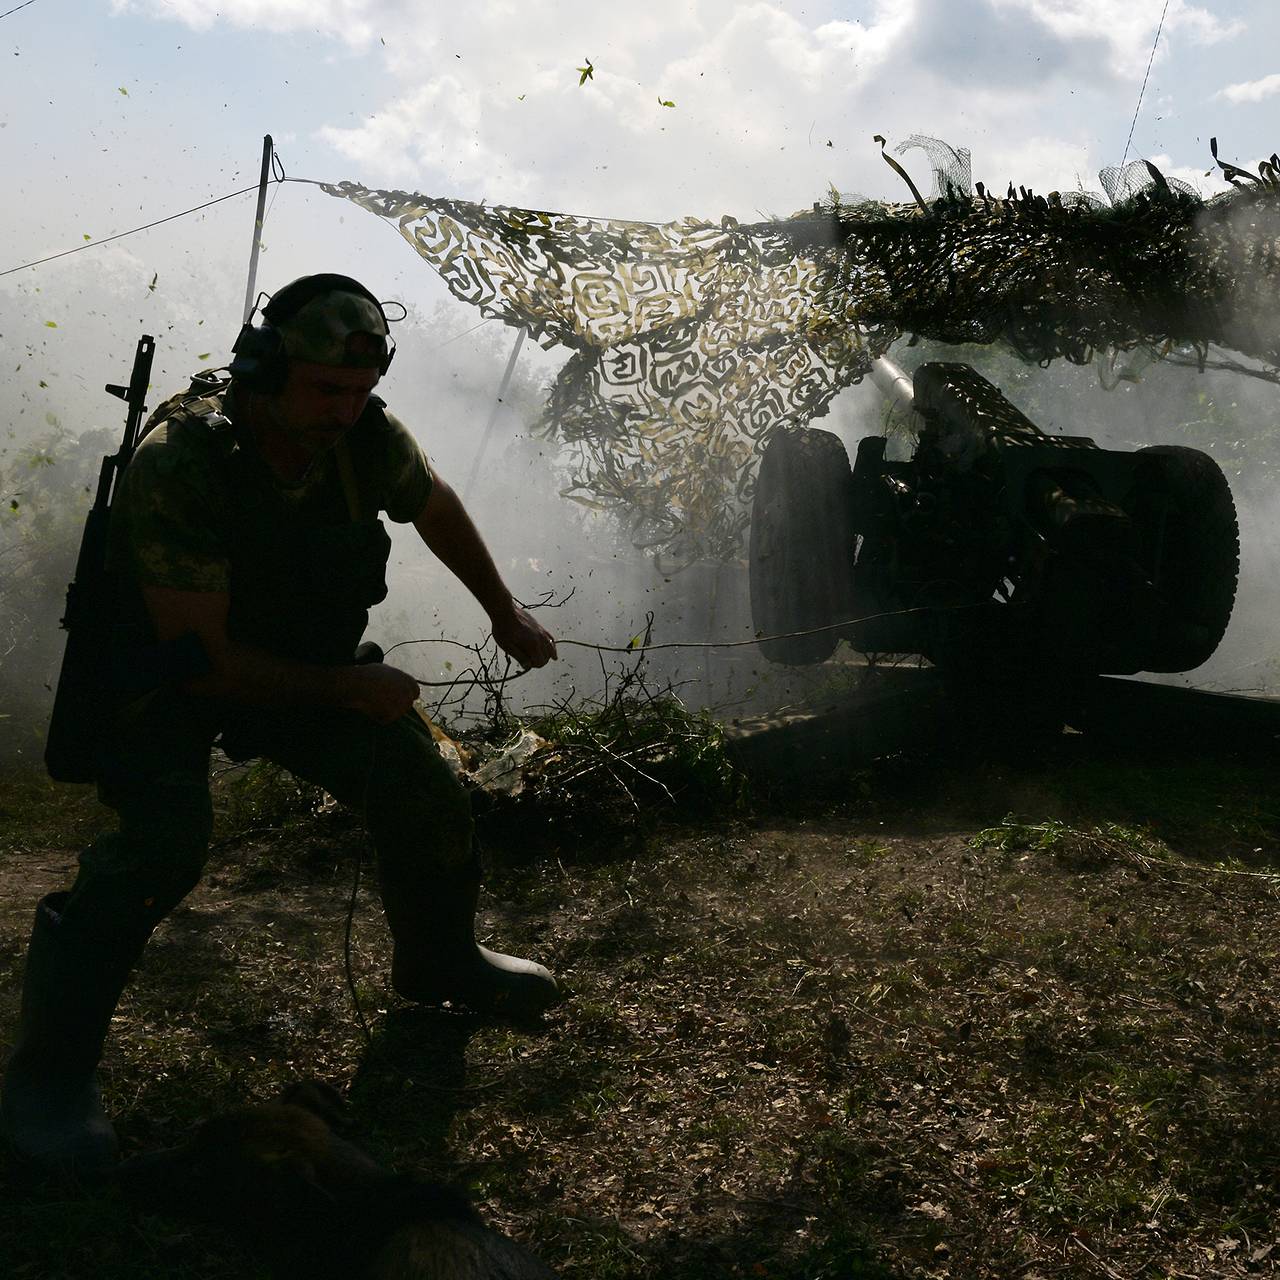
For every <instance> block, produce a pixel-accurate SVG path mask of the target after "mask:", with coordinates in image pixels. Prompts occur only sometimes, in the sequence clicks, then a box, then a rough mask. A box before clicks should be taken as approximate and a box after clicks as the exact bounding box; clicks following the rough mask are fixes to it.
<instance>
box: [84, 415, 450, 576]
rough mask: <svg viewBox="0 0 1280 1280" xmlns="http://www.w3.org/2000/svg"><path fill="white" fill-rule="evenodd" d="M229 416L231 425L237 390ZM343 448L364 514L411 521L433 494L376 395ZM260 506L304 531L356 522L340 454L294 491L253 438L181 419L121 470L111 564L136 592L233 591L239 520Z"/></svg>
mask: <svg viewBox="0 0 1280 1280" xmlns="http://www.w3.org/2000/svg"><path fill="white" fill-rule="evenodd" d="M223 410H224V412H225V413H226V414H227V417H228V418H231V419H234V415H235V403H234V390H233V391H232V393H231V394H230V395H228V396H227V397H226V400H225V402H224V405H223ZM344 440H345V443H346V447H347V450H348V453H349V456H350V459H351V465H352V472H353V473H354V480H355V488H356V491H357V493H358V494H359V505H360V509H361V510H362V511H363V512H364V513H365V515H366V516H367V517H372V516H374V515H376V514H377V513H378V512H385V513H386V514H387V516H388V517H389V518H390V519H391V520H392V521H394V522H396V523H398V524H407V523H410V522H411V521H413V520H414V519H415V518H416V517H417V516H418V515H419V514H420V513H421V511H422V509H423V507H424V506H425V505H426V501H427V497H428V495H429V494H430V492H431V472H430V470H429V468H428V465H427V459H426V456H425V455H424V453H423V451H422V449H421V447H420V446H419V445H418V442H417V441H416V440H415V439H414V437H413V435H412V434H411V433H410V432H409V430H408V428H407V427H406V426H405V425H404V424H403V423H402V422H401V421H400V420H399V419H398V418H396V417H395V416H393V415H392V414H389V413H387V412H386V411H385V409H384V407H383V405H382V402H381V401H379V400H377V399H376V397H375V398H371V399H370V402H369V406H368V407H367V408H366V410H365V412H364V413H363V414H362V415H361V417H360V419H359V420H358V421H357V422H356V424H355V425H354V426H353V427H352V428H351V429H350V430H349V431H348V432H347V433H346V435H345V436H344ZM264 502H266V503H268V504H269V505H271V506H272V507H277V508H278V509H279V511H280V512H281V513H282V518H283V519H287V521H288V523H289V524H290V525H291V526H294V527H298V528H306V527H316V528H322V527H325V526H336V525H341V524H344V523H346V522H349V521H350V520H351V515H350V508H349V504H348V502H347V499H346V494H345V491H344V489H343V486H342V481H341V477H340V475H339V471H338V464H337V457H336V453H335V450H334V449H327V450H325V451H324V452H323V453H321V454H320V455H318V456H317V457H316V459H315V461H314V462H313V463H312V465H311V467H310V469H309V470H308V471H307V473H306V475H305V476H303V478H302V479H301V480H300V481H298V482H297V483H296V484H292V485H289V484H285V483H284V482H283V481H281V480H280V479H279V478H278V477H277V476H276V475H275V473H274V472H272V471H271V470H270V468H269V467H268V466H267V464H266V462H265V461H264V460H263V459H262V457H261V455H260V454H259V453H258V450H257V448H256V446H255V445H254V443H253V441H252V438H251V437H250V436H249V433H248V432H247V431H242V430H239V429H236V428H235V427H234V426H227V425H224V426H222V427H217V426H213V425H210V424H209V423H208V422H207V421H206V420H203V419H200V418H193V417H189V416H186V415H184V414H182V413H179V414H177V415H175V416H174V417H171V418H170V419H169V420H168V421H166V422H163V423H161V424H160V425H159V426H157V427H155V428H154V429H153V430H152V431H151V432H150V434H149V435H148V436H147V438H146V439H145V440H144V441H143V442H142V444H141V445H140V446H139V448H138V450H137V452H136V453H135V454H134V456H133V459H132V461H131V462H130V463H129V466H128V468H127V469H126V470H125V473H124V476H123V478H122V480H121V482H120V487H119V490H118V492H117V494H116V497H115V500H114V501H113V503H112V511H111V525H110V532H109V538H108V545H109V551H108V560H109V564H110V566H111V568H112V569H113V571H115V573H116V574H117V575H118V576H119V578H120V580H121V581H122V582H125V583H126V584H130V585H134V584H136V585H137V586H156V587H170V588H173V589H175V590H180V591H232V590H233V583H234V581H235V575H234V574H233V572H232V558H233V555H234V554H236V553H237V548H238V547H240V546H241V544H242V543H241V540H240V539H238V538H237V537H236V533H237V529H238V525H237V522H242V521H243V518H244V516H245V513H246V504H252V508H253V513H254V514H255V515H256V514H258V513H259V512H260V511H261V507H262V505H263V503H264Z"/></svg>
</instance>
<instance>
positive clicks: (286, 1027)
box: [0, 735, 1280, 1280]
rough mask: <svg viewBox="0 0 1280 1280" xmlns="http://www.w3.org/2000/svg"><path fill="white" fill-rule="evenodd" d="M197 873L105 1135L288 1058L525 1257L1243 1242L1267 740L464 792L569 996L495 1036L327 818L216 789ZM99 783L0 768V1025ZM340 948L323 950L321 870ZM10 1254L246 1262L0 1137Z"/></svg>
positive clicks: (1245, 1264)
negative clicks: (419, 945) (436, 1007)
mask: <svg viewBox="0 0 1280 1280" xmlns="http://www.w3.org/2000/svg"><path fill="white" fill-rule="evenodd" d="M217 794H218V797H219V805H220V812H219V826H218V830H217V833H216V836H215V849H214V853H213V857H212V859H211V862H210V866H209V870H208V873H207V875H206V878H205V880H204V882H203V883H202V884H201V886H200V887H199V889H198V890H197V891H196V892H195V893H194V894H193V895H192V896H191V897H190V898H189V899H188V901H187V902H186V903H184V904H183V906H182V907H181V908H180V909H179V910H178V911H177V912H176V913H175V914H174V916H173V917H172V918H171V919H170V920H169V921H168V922H166V924H165V925H164V926H163V927H162V929H161V930H160V931H159V932H158V934H157V936H156V937H155V939H154V940H153V942H152V944H151V946H150V948H149V950H148V952H147V955H146V956H145V958H144V961H143V964H142V966H141V968H140V971H139V972H138V974H137V975H136V977H135V980H134V981H133V983H132V985H131V987H130V988H129V990H128V992H127V993H126V996H125V998H124V1001H123V1002H122V1004H121V1007H120V1010H119V1012H118V1015H117V1017H116V1020H115V1022H114V1024H113V1027H112V1037H111V1042H110V1045H109V1048H108V1051H107V1056H106V1059H105V1061H104V1064H103V1085H104V1092H105V1097H106V1100H107V1105H108V1107H109V1109H110V1111H111V1112H112V1114H113V1115H114V1116H115V1118H116V1120H117V1122H118V1129H119V1132H120V1135H121V1139H122V1142H123V1145H124V1147H125V1150H126V1152H128V1153H132V1152H136V1151H143V1150H149V1149H152V1148H155V1147H157V1146H161V1145H165V1144H168V1143H172V1142H174V1141H176V1140H178V1139H179V1138H180V1137H181V1135H182V1134H183V1133H184V1132H185V1130H186V1129H187V1128H188V1126H189V1125H190V1124H192V1123H193V1122H194V1121H196V1120H198V1119H200V1118H201V1117H205V1116H208V1115H210V1114H213V1113H214V1112H216V1111H218V1110H219V1109H221V1108H224V1107H227V1106H229V1105H233V1104H236V1103H240V1102H243V1101H245V1100H249V1099H266V1098H269V1097H272V1096H274V1095H275V1094H276V1093H277V1092H278V1091H279V1089H280V1087H281V1085H282V1084H284V1083H287V1082H288V1081H290V1080H294V1079H297V1078H306V1077H319V1078H321V1079H323V1080H326V1081H328V1082H329V1083H331V1084H333V1085H334V1086H336V1087H338V1088H339V1089H341V1090H342V1091H343V1092H345V1093H346V1094H347V1096H348V1098H349V1100H350V1104H351V1105H350V1112H351V1119H352V1136H353V1137H354V1139H355V1140H356V1141H358V1142H360V1143H361V1144H362V1145H364V1146H365V1147H366V1148H367V1149H368V1150H370V1151H371V1152H373V1153H374V1154H375V1155H376V1156H377V1157H378V1158H379V1159H380V1160H382V1161H384V1162H385V1163H386V1164H388V1165H390V1166H393V1167H395V1168H398V1169H406V1170H407V1169H412V1170H418V1171H420V1172H422V1173H424V1174H427V1175H429V1176H434V1177H445V1178H449V1179H454V1180H457V1181H459V1182H461V1183H463V1184H464V1185H466V1186H467V1187H468V1188H469V1190H470V1193H471V1194H472V1196H473V1198H474V1199H475V1200H476V1202H477V1204H478V1206H479V1207H480V1209H481V1211H482V1212H483V1214H484V1215H485V1217H486V1218H487V1219H488V1220H489V1221H490V1222H491V1223H493V1224H495V1225H497V1226H499V1227H500V1228H502V1229H504V1230H507V1231H509V1232H511V1233H512V1234H514V1235H516V1236H518V1237H519V1238H520V1239H521V1240H523V1241H524V1242H526V1243H527V1244H529V1245H530V1246H531V1247H533V1248H534V1249H535V1250H536V1251H537V1252H539V1253H540V1254H541V1255H542V1256H543V1257H544V1258H545V1259H546V1260H547V1261H548V1263H550V1264H551V1265H552V1266H553V1267H555V1268H557V1269H558V1270H559V1271H560V1272H562V1273H563V1274H564V1275H565V1276H567V1277H578V1278H580V1280H587V1278H588V1277H591V1278H593V1280H594V1278H599V1280H622V1278H624V1277H635V1278H636V1280H641V1278H643V1280H657V1278H658V1277H663V1278H666V1277H672V1278H675V1280H686V1278H687V1280H694V1278H695V1277H698V1278H704V1277H705V1278H711V1277H721V1276H723V1277H736V1276H743V1277H751V1278H753V1280H754V1278H758V1280H820V1278H825V1277H831V1278H833V1280H834V1278H838V1277H861V1276H867V1277H939V1278H942V1277H954V1278H957V1280H958V1278H960V1277H992V1278H999V1280H1008V1278H1015V1277H1016V1278H1018V1280H1037V1278H1039V1280H1048V1278H1049V1277H1064V1276H1082V1277H1083V1276H1104V1277H1110V1278H1111V1280H1115V1278H1116V1277H1125V1278H1126V1280H1130V1278H1131V1280H1138V1278H1139V1277H1231V1276H1245V1275H1270V1274H1273V1273H1275V1271H1276V1262H1277V1260H1278V1259H1280V1068H1278V1066H1277V1060H1276V1046H1277V1031H1278V1030H1280V976H1278V973H1277V966H1276V955H1277V941H1276V939H1277V924H1278V923H1280V893H1278V889H1280V867H1278V866H1277V860H1278V858H1280V788H1278V786H1277V780H1276V776H1275V771H1274V769H1273V767H1272V762H1271V761H1260V760H1257V759H1253V758H1248V757H1246V758H1230V757H1224V756H1222V755H1218V756H1216V757H1201V756H1196V755H1195V754H1194V753H1191V752H1186V751H1179V750H1174V749H1173V748H1169V749H1167V750H1165V751H1163V752H1161V753H1160V754H1158V755H1156V754H1153V753H1152V752H1151V751H1149V750H1148V751H1143V752H1141V753H1134V752H1129V753H1126V752H1125V751H1123V750H1116V749H1112V750H1110V751H1108V752H1105V753H1104V752H1102V750H1101V749H1100V748H1099V747H1097V746H1095V745H1094V744H1092V743H1091V742H1089V741H1088V740H1087V739H1085V738H1083V737H1080V736H1078V735H1064V736H1063V737H1061V738H1060V739H1057V740H1055V741H1053V742H1051V743H1048V744H1045V745H1043V746H1041V747H1040V748H1038V749H1037V750H1036V751H1034V752H1025V751H1024V752H1022V753H1021V754H1020V755H1018V756H1017V757H1016V758H1014V759H1004V760H1000V759H996V760H994V761H992V760H984V759H981V758H979V757H978V756H976V755H975V754H974V753H973V752H966V751H963V750H961V751H954V750H953V751H950V752H945V753H939V754H935V755H933V756H927V755H923V754H915V755H912V754H902V755H897V756H895V757H893V758H891V759H888V760H882V761H880V762H878V763H877V764H876V765H874V766H872V767H869V768H865V769H858V770H854V769H840V770H831V769H830V768H828V767H826V766H824V764H823V762H822V761H818V760H815V761H812V762H809V767H806V768H803V769H802V770H801V771H800V774H799V775H797V777H796V778H793V780H792V781H790V782H787V783H779V782H773V783H768V782H760V781H757V782H756V783H755V784H754V785H753V786H752V787H751V788H750V789H749V790H748V792H747V794H746V796H745V798H743V799H741V800H740V802H739V803H738V804H736V805H734V806H729V805H725V804H722V805H720V806H719V807H718V808H717V807H713V808H711V809H706V808H704V809H703V810H702V811H700V812H689V811H686V810H684V809H682V808H681V806H680V805H679V804H677V806H676V807H674V808H672V807H671V806H669V805H662V804H658V803H656V802H655V803H654V805H653V806H652V808H642V810H641V812H639V813H638V814H633V815H632V816H631V817H630V818H618V817H617V816H616V815H615V816H614V817H613V818H611V819H610V820H609V822H608V823H606V824H605V825H604V826H603V828H602V829H599V830H595V829H593V827H592V824H591V822H578V823H573V822H570V821H568V820H566V817H565V815H564V813H563V812H556V813H552V814H550V815H548V814H546V813H543V812H541V811H540V810H539V809H538V807H537V806H536V805H533V804H526V805H519V804H516V805H511V806H507V807H505V808H504V807H501V806H499V807H497V808H493V809H490V810H489V811H488V812H486V813H482V814H481V818H480V826H481V832H482V835H483V838H484V844H485V848H486V854H487V858H488V863H489V867H490V873H489V879H488V886H487V890H486V896H485V899H484V901H483V904H482V914H483V923H484V925H485V928H486V932H488V933H490V935H491V938H492V940H495V941H496V943H497V944H498V945H500V946H502V947H504V948H508V949H511V950H514V951H517V952H519V953H521V954H531V955H534V956H536V957H538V958H540V959H542V960H544V961H545V962H546V963H548V964H549V965H550V966H551V967H552V968H553V969H554V970H555V971H556V972H557V974H559V975H560V976H561V977H562V979H563V980H564V982H565V984H566V986H567V988H568V990H569V998H568V999H567V1000H566V1001H565V1003H564V1004H563V1005H561V1006H560V1007H558V1008H557V1009H556V1010H554V1011H553V1012H552V1013H551V1014H550V1015H549V1016H548V1018H547V1020H546V1025H545V1027H544V1028H543V1029H542V1030H541V1031H539V1032H536V1033H530V1032H527V1031H524V1030H520V1029H516V1028H511V1027H507V1026H502V1025H494V1024H486V1023H482V1022H478V1021H475V1020H473V1019H471V1018H469V1017H466V1016H464V1015H459V1014H453V1013H449V1012H442V1011H428V1010H422V1009H417V1008H414V1007H412V1006H409V1005H406V1004H404V1003H403V1002H400V1001H398V1000H397V999H396V998H395V997H394V996H392V995H391V993H390V991H389V988H388V985H387V979H386V973H387V964H388V956H389V946H390V943H389V937H388V935H387V933H386V930H385V926H384V925H383V923H382V920H381V916H380V912H379V909H378V905H377V902H376V895H375V894H374V892H373V890H372V888H371V885H370V879H369V876H368V874H367V873H368V872H369V870H370V868H369V865H368V862H369V851H368V850H367V848H365V842H364V837H363V833H362V830H361V827H360V826H359V824H358V823H357V822H355V821H353V820H352V818H351V817H350V816H349V815H346V814H344V813H342V812H341V811H337V810H334V809H332V808H322V809H321V811H320V812H313V810H314V809H315V807H316V804H315V801H316V799H317V797H315V796H313V795H307V794H303V793H298V792H297V791H296V789H294V788H292V787H291V786H290V785H288V783H287V780H285V781H281V780H279V779H270V778H268V779H263V778H258V777H252V776H251V777H250V778H249V780H248V781H247V782H246V781H245V779H244V778H243V777H241V778H239V780H237V779H236V778H235V777H233V776H232V775H228V776H226V777H224V778H222V779H221V780H220V783H219V787H218V793H217ZM108 816H109V815H107V814H106V813H105V811H103V810H101V809H100V808H99V807H98V806H97V804H96V802H95V800H94V799H93V796H92V794H91V793H90V792H88V791H87V790H81V789H74V788H65V787H54V786H52V785H51V784H49V783H47V782H45V781H44V780H43V779H42V778H39V777H35V776H10V777H8V778H6V779H4V780H3V781H2V782H0V1042H3V1041H5V1040H6V1039H7V1038H8V1037H9V1036H10V1035H11V1033H12V1028H13V1020H14V1014H15V1011H16V1007H17V999H18V988H19V982H20V975H21V968H22V956H23V953H24V949H25V939H26V933H27V930H28V927H29V921H30V915H31V910H32V907H33V905H34V903H35V901H36V900H37V898H38V897H39V896H40V895H41V894H42V893H44V892H45V891H47V890H50V889H54V888H57V887H60V886H64V885H65V884H67V883H68V882H69V879H70V877H71V874H72V871H73V867H74V861H75V857H76V853H77V851H78V850H79V848H80V847H81V846H82V845H83V844H85V843H86V842H87V841H88V840H89V839H91V838H92V836H93V835H94V833H95V832H96V831H98V830H100V829H101V828H102V827H103V826H104V824H105V821H106V819H107V818H108ZM357 858H359V859H361V860H362V861H363V863H364V870H365V872H366V875H365V877H364V880H363V882H362V885H361V888H360V890H359V893H358V895H357V899H356V905H355V911H354V921H353V924H354V932H353V950H352V967H353V971H354V975H355V985H356V990H357V992H358V995H359V1000H360V1004H361V1006H362V1009H363V1012H364V1016H365V1017H366V1018H367V1020H368V1022H369V1025H370V1030H371V1036H372V1038H371V1042H369V1043H367V1042H366V1040H365V1038H364V1035H363V1033H362V1031H361V1029H360V1025H359V1023H358V1020H357V1017H356V1014H355V1012H354V1009H353V1004H352V998H351V994H350V992H349V991H348V988H347V985H346V982H345V979H344V970H343V935H344V924H345V920H346V913H347V903H348V896H349V893H350V889H351V883H352V875H353V870H354V864H355V862H356V860H357ZM0 1204H3V1209H0V1255H2V1256H4V1257H5V1258H7V1259H8V1260H9V1262H8V1264H7V1270H6V1274H7V1275H11V1276H14V1277H39V1278H40V1280H46V1278H49V1280H52V1278H53V1277H66V1278H68V1280H71V1278H75V1280H80V1278H82V1277H83V1278H86V1280H87V1278H88V1277H90V1276H92V1277H95V1278H97V1277H107V1278H108V1280H112V1278H115V1277H125V1276H128V1277H191V1278H192V1280H196V1278H199V1280H214V1278H215V1277H216V1278H221V1277H233V1276H234V1277H253V1276H258V1275H259V1274H260V1273H259V1272H258V1271H257V1270H255V1267H254V1264H253V1263H252V1261H251V1260H250V1259H248V1258H247V1257H245V1256H244V1255H242V1254H241V1253H239V1252H238V1251H237V1250H236V1248H235V1247H234V1246H232V1245H231V1244H230V1243H229V1242H228V1241H227V1240H226V1239H225V1238H224V1237H223V1236H222V1235H220V1234H219V1233H218V1232H217V1231H215V1230H213V1229H211V1228H205V1227H194V1226H191V1225H188V1224H184V1223H181V1222H176V1221H171V1220H169V1219H167V1218H163V1217H160V1216H157V1215H153V1214H148V1213H145V1212H140V1211H138V1210H136V1209H133V1208H130V1207H127V1206H126V1205H125V1204H124V1202H123V1201H122V1200H121V1199H120V1198H119V1197H118V1196H117V1194H116V1193H115V1192H114V1191H113V1190H112V1189H111V1188H109V1187H108V1188H105V1189H98V1190H88V1189H81V1188H74V1187H70V1188H69V1187H67V1186H63V1185H58V1184H54V1183H49V1182H40V1181H35V1180H33V1179H32V1178H31V1177H30V1175H29V1174H27V1173H26V1172H25V1171H24V1170H22V1169H21V1168H19V1167H18V1166H17V1165H16V1164H15V1163H14V1162H13V1161H12V1160H11V1159H6V1161H5V1163H4V1165H3V1168H2V1170H0Z"/></svg>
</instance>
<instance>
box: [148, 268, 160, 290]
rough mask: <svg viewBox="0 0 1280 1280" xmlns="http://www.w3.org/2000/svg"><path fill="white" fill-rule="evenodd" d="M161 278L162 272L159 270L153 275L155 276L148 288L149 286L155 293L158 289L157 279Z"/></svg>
mask: <svg viewBox="0 0 1280 1280" xmlns="http://www.w3.org/2000/svg"><path fill="white" fill-rule="evenodd" d="M159 279H160V273H159V272H158V271H157V272H156V273H155V275H153V276H152V277H151V283H150V284H149V285H147V288H148V289H149V290H150V291H151V292H152V293H155V291H156V281H157V280H159Z"/></svg>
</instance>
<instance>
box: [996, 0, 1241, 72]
mask: <svg viewBox="0 0 1280 1280" xmlns="http://www.w3.org/2000/svg"><path fill="white" fill-rule="evenodd" d="M991 3H992V7H993V8H994V9H996V10H997V11H999V10H1005V11H1022V12H1025V13H1028V14H1031V15H1032V16H1034V17H1035V18H1036V20H1037V21H1039V22H1041V23H1043V24H1044V26H1045V27H1046V28H1047V29H1048V30H1049V31H1051V32H1053V33H1054V35H1056V36H1058V37H1060V38H1062V39H1064V40H1086V39H1087V40H1101V41H1102V42H1103V43H1104V44H1105V45H1106V47H1107V49H1108V51H1109V54H1110V59H1109V61H1110V63H1111V70H1112V71H1114V72H1115V73H1116V74H1119V75H1125V76H1133V75H1135V74H1136V75H1141V74H1142V71H1143V69H1144V68H1145V67H1146V65H1147V61H1148V59H1149V58H1150V57H1151V46H1152V42H1153V40H1154V39H1155V34H1156V29H1157V26H1158V24H1159V21H1160V12H1159V10H1158V9H1157V8H1156V6H1155V5H1146V4H1143V5H1138V4H1116V3H1115V0H991ZM1243 29H1244V27H1243V24H1242V23H1240V22H1239V21H1236V20H1234V19H1233V20H1229V21H1224V20H1223V19H1221V18H1218V17H1216V16H1215V15H1214V14H1213V13H1211V12H1210V11H1209V10H1208V9H1205V8H1202V7H1200V6H1199V5H1194V4H1188V3H1187V0H1170V4H1169V7H1168V10H1167V11H1166V12H1165V14H1164V27H1163V30H1162V32H1161V41H1162V44H1163V42H1164V41H1166V40H1170V39H1176V38H1177V33H1180V32H1181V33H1185V34H1186V35H1187V36H1189V37H1190V39H1191V40H1192V42H1193V43H1195V44H1201V45H1203V44H1216V43H1217V42H1219V41H1221V40H1227V39H1230V38H1231V37H1233V36H1236V35H1239V34H1240V32H1241V31H1242V30H1243ZM1159 53H1160V51H1159V50H1158V51H1157V54H1158V55H1159Z"/></svg>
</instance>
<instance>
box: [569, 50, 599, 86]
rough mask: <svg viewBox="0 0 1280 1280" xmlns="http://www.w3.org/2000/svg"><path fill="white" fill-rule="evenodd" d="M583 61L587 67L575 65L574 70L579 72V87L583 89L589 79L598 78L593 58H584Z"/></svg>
mask: <svg viewBox="0 0 1280 1280" xmlns="http://www.w3.org/2000/svg"><path fill="white" fill-rule="evenodd" d="M583 61H584V62H585V63H586V64H587V65H586V66H585V67H574V70H575V71H576V72H577V73H578V88H579V89H581V88H582V86H583V85H584V84H586V83H587V81H588V80H594V79H595V78H596V69H595V67H593V66H592V65H591V59H590V58H584V59H583Z"/></svg>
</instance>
